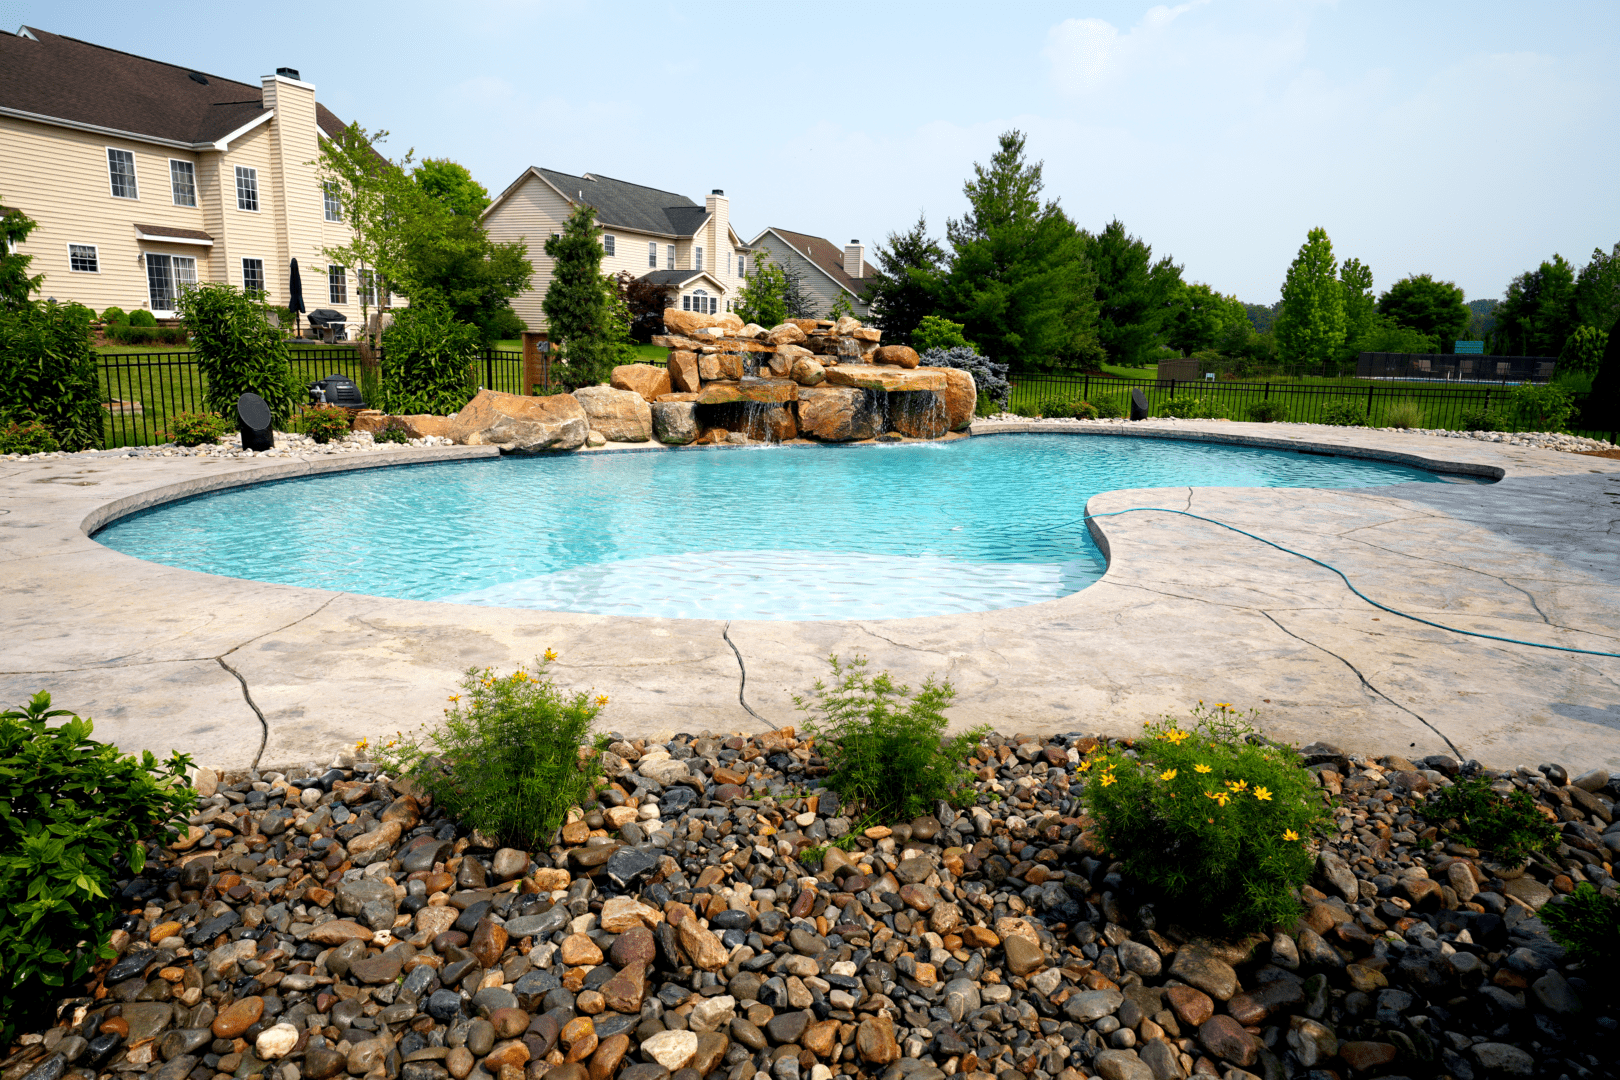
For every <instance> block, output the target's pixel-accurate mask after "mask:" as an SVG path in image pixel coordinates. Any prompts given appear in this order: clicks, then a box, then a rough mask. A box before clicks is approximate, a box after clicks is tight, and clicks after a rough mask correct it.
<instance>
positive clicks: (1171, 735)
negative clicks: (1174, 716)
mask: <svg viewBox="0 0 1620 1080" xmlns="http://www.w3.org/2000/svg"><path fill="white" fill-rule="evenodd" d="M1164 737H1165V739H1166V741H1168V742H1171V743H1174V744H1175V745H1177V746H1180V745H1181V744H1182V743H1184V742H1186V741H1187V740H1188V739H1190V738H1192V732H1190V731H1167V732H1165V733H1164Z"/></svg>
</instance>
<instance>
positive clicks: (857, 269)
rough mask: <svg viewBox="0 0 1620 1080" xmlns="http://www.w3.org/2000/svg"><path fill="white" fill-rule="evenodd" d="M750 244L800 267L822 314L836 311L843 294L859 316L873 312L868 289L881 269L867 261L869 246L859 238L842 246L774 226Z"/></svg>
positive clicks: (774, 259)
mask: <svg viewBox="0 0 1620 1080" xmlns="http://www.w3.org/2000/svg"><path fill="white" fill-rule="evenodd" d="M748 246H749V247H750V248H751V249H753V250H755V251H757V252H758V254H759V255H760V256H761V257H768V258H769V259H770V260H771V261H772V262H774V263H777V264H778V265H780V266H784V267H787V266H793V267H797V268H798V269H799V271H800V272H801V274H802V275H803V281H804V288H805V291H806V292H808V293H809V294H810V295H811V296H812V297H813V298H814V302H815V305H816V312H815V313H816V314H817V315H818V316H821V315H826V314H827V312H828V311H830V310H832V306H833V303H834V302H835V301H836V300H837V299H838V297H839V295H840V294H842V295H844V296H846V297H848V299H849V306H850V307H851V308H852V309H853V310H854V312H855V317H856V318H859V319H864V318H866V317H867V315H869V314H870V313H871V309H870V308H869V307H868V305H867V301H866V290H867V288H868V287H869V286H870V285H871V284H872V281H873V279H874V278H876V277H877V274H878V271H877V270H876V269H875V268H874V267H873V266H872V265H871V264H870V263H868V262H867V261H866V248H865V247H864V246H863V245H862V244H861V242H860V241H859V240H851V241H850V242H849V243H848V244H845V245H844V246H843V247H842V248H839V247H837V246H836V245H835V244H833V242H832V241H831V240H824V239H822V238H821V237H819V236H811V235H809V234H808V233H798V232H790V231H789V230H787V229H778V228H770V229H766V230H765V231H764V232H762V233H760V234H759V235H758V236H756V237H754V239H753V240H752V241H751V242H750V243H749V245H748Z"/></svg>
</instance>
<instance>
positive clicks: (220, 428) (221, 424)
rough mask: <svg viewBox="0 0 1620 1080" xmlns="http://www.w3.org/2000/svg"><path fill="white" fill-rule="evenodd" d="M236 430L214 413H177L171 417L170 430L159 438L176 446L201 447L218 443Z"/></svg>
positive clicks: (162, 433)
mask: <svg viewBox="0 0 1620 1080" xmlns="http://www.w3.org/2000/svg"><path fill="white" fill-rule="evenodd" d="M234 430H235V427H234V425H232V424H231V422H230V421H229V420H226V419H224V418H222V417H218V416H215V415H214V414H213V413H176V414H175V415H173V416H171V417H169V429H168V430H167V431H164V432H161V433H159V437H160V438H161V439H162V440H163V441H164V442H172V443H174V444H175V445H176V446H201V445H203V444H204V443H212V442H218V441H219V440H220V439H222V438H224V437H225V436H226V435H229V434H230V433H231V432H232V431H234Z"/></svg>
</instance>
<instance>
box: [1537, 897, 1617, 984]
mask: <svg viewBox="0 0 1620 1080" xmlns="http://www.w3.org/2000/svg"><path fill="white" fill-rule="evenodd" d="M1538 914H1539V915H1540V916H1541V921H1542V922H1543V923H1544V924H1545V925H1546V927H1547V932H1548V933H1549V934H1551V935H1552V939H1553V940H1554V941H1556V942H1558V944H1560V945H1562V946H1563V947H1564V948H1565V949H1567V950H1569V953H1570V955H1571V956H1572V957H1573V958H1574V959H1576V960H1582V961H1584V962H1585V963H1586V965H1587V967H1588V968H1592V969H1599V968H1601V969H1604V970H1607V969H1608V968H1609V967H1610V966H1611V965H1613V964H1615V963H1617V962H1620V898H1616V897H1613V896H1604V895H1603V894H1602V893H1600V892H1599V891H1598V890H1597V886H1595V885H1593V884H1592V883H1591V882H1589V881H1583V882H1581V883H1580V884H1579V885H1577V886H1575V891H1574V892H1573V893H1571V894H1570V895H1569V897H1568V898H1567V899H1563V900H1554V901H1553V902H1552V903H1550V904H1547V905H1545V906H1544V907H1542V909H1541V910H1540V912H1538Z"/></svg>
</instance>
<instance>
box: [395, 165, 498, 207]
mask: <svg viewBox="0 0 1620 1080" xmlns="http://www.w3.org/2000/svg"><path fill="white" fill-rule="evenodd" d="M411 179H412V180H413V181H415V182H416V186H417V187H418V188H420V189H421V191H422V193H423V194H424V195H426V196H427V197H428V198H430V199H432V200H433V201H434V202H436V203H439V204H440V205H441V206H443V207H444V208H445V209H447V210H449V211H450V212H451V213H452V214H456V215H458V216H460V217H466V218H476V217H478V215H479V214H482V213H483V212H484V209H485V208H486V207H487V206H489V190H488V189H487V188H485V187H484V185H483V184H480V183H479V182H478V181H476V180H474V179H473V178H472V173H470V172H468V171H467V168H466V166H464V165H461V164H458V163H457V162H454V161H451V160H450V159H449V158H424V159H423V161H422V163H421V164H420V165H418V166H417V167H416V169H415V171H413V172H412V173H411Z"/></svg>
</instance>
